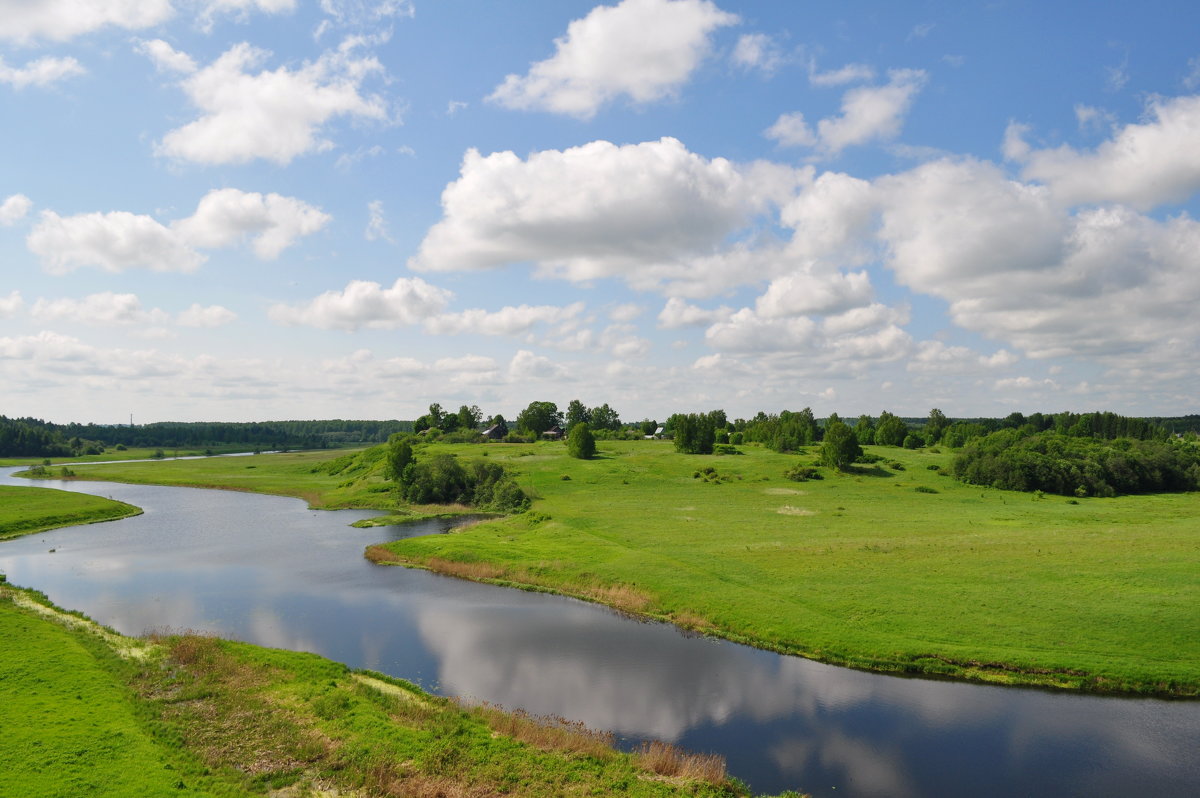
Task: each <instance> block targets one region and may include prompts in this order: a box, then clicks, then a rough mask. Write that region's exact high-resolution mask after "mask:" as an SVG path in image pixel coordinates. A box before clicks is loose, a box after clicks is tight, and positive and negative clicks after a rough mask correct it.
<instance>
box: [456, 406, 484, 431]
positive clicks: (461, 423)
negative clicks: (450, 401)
mask: <svg viewBox="0 0 1200 798" xmlns="http://www.w3.org/2000/svg"><path fill="white" fill-rule="evenodd" d="M482 420H483V411H482V410H480V409H479V405H471V406H470V407H467V406H466V405H463V406H462V407H460V408H458V427H459V429H473V430H477V429H479V423H480V422H481V421H482Z"/></svg>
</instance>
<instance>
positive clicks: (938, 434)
mask: <svg viewBox="0 0 1200 798" xmlns="http://www.w3.org/2000/svg"><path fill="white" fill-rule="evenodd" d="M1039 422H1040V419H1039ZM948 426H950V419H948V418H946V414H945V413H943V412H942V411H941V410H938V409H937V408H936V407H935V408H933V409H932V410H930V411H929V420H928V421H926V422H925V430H924V433H923V437H924V438H925V442H926V443H927V444H929V445H930V446H934V445H936V444H937V443H938V442H939V441H941V439H942V433H944V432H945V431H946V427H948Z"/></svg>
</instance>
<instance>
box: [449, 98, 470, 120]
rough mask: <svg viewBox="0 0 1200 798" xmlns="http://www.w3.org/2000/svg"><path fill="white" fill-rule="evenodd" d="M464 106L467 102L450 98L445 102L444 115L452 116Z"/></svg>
mask: <svg viewBox="0 0 1200 798" xmlns="http://www.w3.org/2000/svg"><path fill="white" fill-rule="evenodd" d="M466 107H467V103H465V102H462V101H461V100H451V101H450V102H448V103H446V116H454V115H455V114H457V113H458V112H459V111H461V110H463V109H464V108H466Z"/></svg>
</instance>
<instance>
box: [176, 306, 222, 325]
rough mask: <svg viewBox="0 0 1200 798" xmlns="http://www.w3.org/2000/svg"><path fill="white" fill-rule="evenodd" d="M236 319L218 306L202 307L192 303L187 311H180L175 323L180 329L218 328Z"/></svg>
mask: <svg viewBox="0 0 1200 798" xmlns="http://www.w3.org/2000/svg"><path fill="white" fill-rule="evenodd" d="M236 318H237V314H236V313H234V312H233V311H232V310H230V309H229V308H224V307H221V306H220V305H209V306H208V307H204V306H202V305H200V303H198V302H193V303H192V305H191V306H190V307H188V309H187V310H183V311H180V313H179V315H178V316H177V317H176V319H175V323H176V324H178V325H179V326H180V327H220V326H222V325H225V324H229V323H230V322H232V321H234V320H235V319H236Z"/></svg>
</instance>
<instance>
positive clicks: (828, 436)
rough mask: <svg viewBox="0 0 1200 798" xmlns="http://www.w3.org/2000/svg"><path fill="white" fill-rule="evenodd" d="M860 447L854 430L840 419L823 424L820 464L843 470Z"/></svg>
mask: <svg viewBox="0 0 1200 798" xmlns="http://www.w3.org/2000/svg"><path fill="white" fill-rule="evenodd" d="M861 455H862V447H861V446H859V445H858V438H856V437H854V430H852V429H850V427H848V426H846V425H845V424H844V423H843V422H842V421H840V420H838V419H834V420H833V421H832V422H830V423H828V424H826V425H825V442H824V443H822V444H821V464H822V465H827V466H831V467H833V468H836V469H838V470H839V471H845V470H846V469H848V468H849V467H850V464H851V463H853V462H854V461H855V460H856V459H857V458H858V457H859V456H861Z"/></svg>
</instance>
